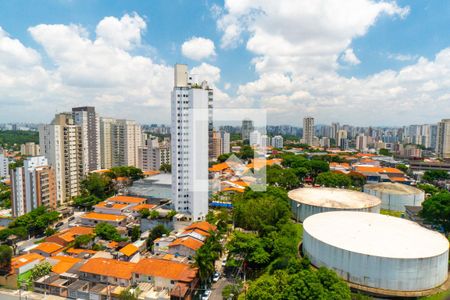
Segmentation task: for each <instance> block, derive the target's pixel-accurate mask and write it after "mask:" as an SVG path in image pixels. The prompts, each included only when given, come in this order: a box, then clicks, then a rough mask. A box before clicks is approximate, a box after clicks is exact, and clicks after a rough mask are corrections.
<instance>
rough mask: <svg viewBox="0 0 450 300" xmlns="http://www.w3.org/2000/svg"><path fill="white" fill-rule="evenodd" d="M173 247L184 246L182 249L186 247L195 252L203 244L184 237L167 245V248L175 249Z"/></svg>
mask: <svg viewBox="0 0 450 300" xmlns="http://www.w3.org/2000/svg"><path fill="white" fill-rule="evenodd" d="M175 246H184V247H187V248H189V249H192V250H194V251H197V250H198V249H199V248H200V247H201V246H203V242H201V241H199V240H197V239H195V238H193V237H190V236H186V237H180V238H177V239H176V240H175V241H173V242H172V243H170V245H169V247H175Z"/></svg>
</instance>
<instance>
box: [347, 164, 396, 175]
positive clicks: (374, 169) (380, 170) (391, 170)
mask: <svg viewBox="0 0 450 300" xmlns="http://www.w3.org/2000/svg"><path fill="white" fill-rule="evenodd" d="M355 171H358V172H374V173H395V174H404V173H403V172H402V171H400V170H399V169H396V168H387V167H372V166H355Z"/></svg>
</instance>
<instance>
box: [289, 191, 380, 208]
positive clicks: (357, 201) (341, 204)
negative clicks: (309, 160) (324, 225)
mask: <svg viewBox="0 0 450 300" xmlns="http://www.w3.org/2000/svg"><path fill="white" fill-rule="evenodd" d="M288 196H289V198H291V199H292V200H294V201H296V202H299V203H302V204H307V205H312V206H321V207H328V208H340V209H358V208H368V207H374V206H377V205H380V204H381V200H380V199H379V198H378V197H375V196H372V195H368V194H366V193H362V192H357V191H352V190H345V189H335V188H299V189H295V190H292V191H290V192H289V193H288Z"/></svg>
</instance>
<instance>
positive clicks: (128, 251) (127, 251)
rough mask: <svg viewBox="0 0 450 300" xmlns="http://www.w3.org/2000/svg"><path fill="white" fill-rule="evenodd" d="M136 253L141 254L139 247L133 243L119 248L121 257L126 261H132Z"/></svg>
mask: <svg viewBox="0 0 450 300" xmlns="http://www.w3.org/2000/svg"><path fill="white" fill-rule="evenodd" d="M135 255H139V248H138V247H136V246H135V245H133V244H128V245H126V246H125V247H123V248H122V249H120V250H119V256H120V258H121V259H122V260H125V261H130V260H131V259H132V258H133V257H134V256H135Z"/></svg>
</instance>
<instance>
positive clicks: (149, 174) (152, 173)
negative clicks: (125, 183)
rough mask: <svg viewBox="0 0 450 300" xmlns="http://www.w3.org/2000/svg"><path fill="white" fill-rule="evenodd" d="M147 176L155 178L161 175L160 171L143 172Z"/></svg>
mask: <svg viewBox="0 0 450 300" xmlns="http://www.w3.org/2000/svg"><path fill="white" fill-rule="evenodd" d="M143 173H144V175H145V176H153V175H157V174H160V173H161V172H160V171H144V172H143Z"/></svg>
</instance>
